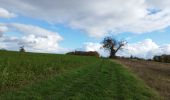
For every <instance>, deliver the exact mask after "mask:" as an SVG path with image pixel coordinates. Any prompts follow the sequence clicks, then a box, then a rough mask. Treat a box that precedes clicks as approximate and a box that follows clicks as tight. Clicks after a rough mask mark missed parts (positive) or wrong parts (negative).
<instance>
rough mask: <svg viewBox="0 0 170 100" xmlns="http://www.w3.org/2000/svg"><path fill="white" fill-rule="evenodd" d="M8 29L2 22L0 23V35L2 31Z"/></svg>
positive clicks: (0, 35)
mask: <svg viewBox="0 0 170 100" xmlns="http://www.w3.org/2000/svg"><path fill="white" fill-rule="evenodd" d="M6 31H8V27H7V26H6V25H4V24H2V23H0V37H2V36H3V33H4V32H6Z"/></svg>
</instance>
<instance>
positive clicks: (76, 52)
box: [66, 51, 100, 57]
mask: <svg viewBox="0 0 170 100" xmlns="http://www.w3.org/2000/svg"><path fill="white" fill-rule="evenodd" d="M66 54H67V55H80V56H95V57H100V55H99V53H98V52H97V51H88V52H85V51H75V52H68V53H66Z"/></svg>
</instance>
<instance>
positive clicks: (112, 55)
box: [109, 49, 116, 58]
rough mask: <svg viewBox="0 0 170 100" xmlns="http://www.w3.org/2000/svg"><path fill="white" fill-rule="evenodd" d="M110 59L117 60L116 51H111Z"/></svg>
mask: <svg viewBox="0 0 170 100" xmlns="http://www.w3.org/2000/svg"><path fill="white" fill-rule="evenodd" d="M109 58H116V51H115V50H114V49H111V51H110V56H109Z"/></svg>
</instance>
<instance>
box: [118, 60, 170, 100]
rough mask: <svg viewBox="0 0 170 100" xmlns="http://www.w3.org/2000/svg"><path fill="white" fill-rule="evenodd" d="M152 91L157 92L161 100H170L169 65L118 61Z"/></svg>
mask: <svg viewBox="0 0 170 100" xmlns="http://www.w3.org/2000/svg"><path fill="white" fill-rule="evenodd" d="M119 62H120V63H121V64H124V65H126V67H128V68H129V69H130V70H132V71H133V72H134V73H135V74H137V75H138V76H139V77H140V78H141V79H143V80H144V81H145V83H146V84H147V85H148V86H150V87H151V88H152V89H154V90H156V91H157V92H159V94H160V95H161V96H162V99H163V100H170V63H160V62H153V61H142V60H127V59H120V60H119Z"/></svg>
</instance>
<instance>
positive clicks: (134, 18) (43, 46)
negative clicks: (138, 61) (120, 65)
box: [0, 0, 170, 59]
mask: <svg viewBox="0 0 170 100" xmlns="http://www.w3.org/2000/svg"><path fill="white" fill-rule="evenodd" d="M106 36H112V37H114V38H116V39H117V40H126V41H127V42H128V44H127V45H126V46H124V47H123V49H122V50H120V51H119V52H118V53H117V55H118V56H126V57H129V56H131V55H132V56H136V57H141V58H147V59H149V58H152V57H153V56H154V55H161V54H170V0H163V1H162V0H0V49H7V50H15V51H16V50H19V47H21V46H24V48H25V49H26V51H29V52H42V53H66V52H69V51H74V50H84V51H98V52H99V53H100V54H101V55H102V56H108V52H106V51H104V50H103V49H101V41H102V40H103V38H104V37H106Z"/></svg>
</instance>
